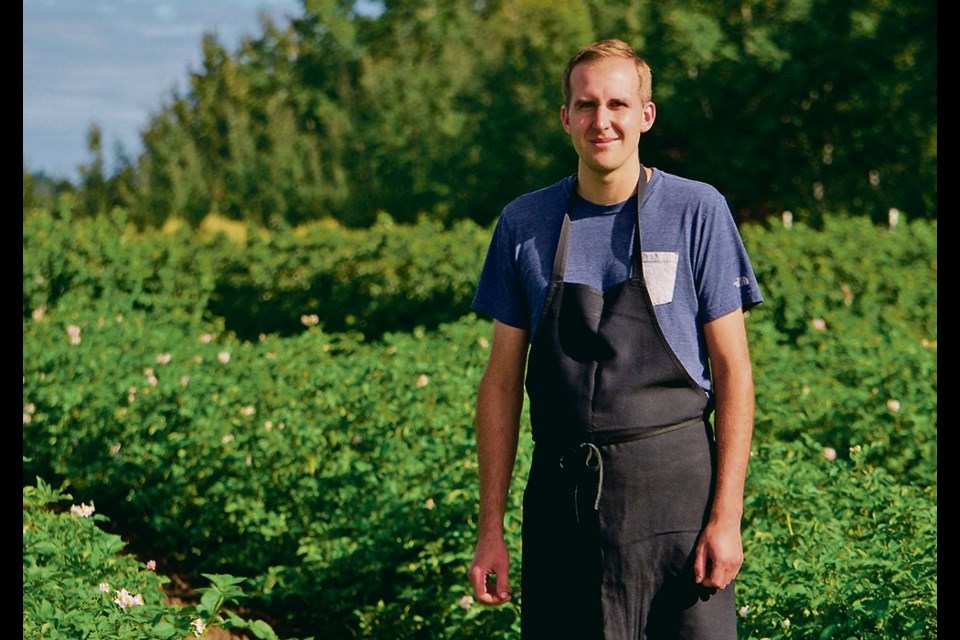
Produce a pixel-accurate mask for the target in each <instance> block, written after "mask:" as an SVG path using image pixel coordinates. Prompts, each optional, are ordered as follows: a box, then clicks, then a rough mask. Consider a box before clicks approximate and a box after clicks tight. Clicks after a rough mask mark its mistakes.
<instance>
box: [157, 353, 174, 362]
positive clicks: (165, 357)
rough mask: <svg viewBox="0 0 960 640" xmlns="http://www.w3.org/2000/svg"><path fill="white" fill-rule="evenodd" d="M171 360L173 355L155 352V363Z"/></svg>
mask: <svg viewBox="0 0 960 640" xmlns="http://www.w3.org/2000/svg"><path fill="white" fill-rule="evenodd" d="M171 360H173V356H171V355H170V354H169V353H158V354H157V364H168V363H169V362H170V361H171Z"/></svg>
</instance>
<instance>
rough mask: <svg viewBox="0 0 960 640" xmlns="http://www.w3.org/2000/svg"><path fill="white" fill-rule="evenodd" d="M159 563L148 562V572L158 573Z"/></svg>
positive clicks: (154, 561)
mask: <svg viewBox="0 0 960 640" xmlns="http://www.w3.org/2000/svg"><path fill="white" fill-rule="evenodd" d="M156 569H157V561H156V560H147V571H156Z"/></svg>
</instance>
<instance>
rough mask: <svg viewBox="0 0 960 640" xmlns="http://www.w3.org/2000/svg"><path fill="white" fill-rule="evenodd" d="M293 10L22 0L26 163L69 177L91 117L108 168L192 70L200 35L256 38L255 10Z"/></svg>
mask: <svg viewBox="0 0 960 640" xmlns="http://www.w3.org/2000/svg"><path fill="white" fill-rule="evenodd" d="M301 12H302V11H301V4H300V2H299V0H23V162H24V164H25V166H26V167H27V168H28V169H30V170H31V171H43V172H45V173H47V174H48V175H51V176H54V177H62V178H69V179H71V180H74V179H76V177H77V166H78V165H80V164H81V163H87V162H89V160H90V154H89V152H88V151H87V133H88V131H89V129H90V126H91V125H92V124H94V123H96V124H97V125H99V126H100V128H101V130H102V131H103V143H104V155H105V157H106V160H107V163H108V165H110V167H112V161H113V159H114V157H115V155H116V154H115V152H114V150H115V148H116V146H117V145H118V144H119V145H121V146H122V147H123V149H124V150H125V151H126V152H127V153H128V154H129V155H131V156H135V155H136V153H137V152H139V150H140V141H139V132H140V131H141V130H142V129H143V128H145V127H146V125H147V122H148V119H149V115H150V114H151V113H154V112H156V111H158V110H159V109H160V107H161V106H162V105H164V104H165V103H166V102H167V99H168V98H169V97H170V95H171V94H172V92H173V90H174V89H178V90H183V89H184V88H185V87H186V81H187V78H188V74H189V72H190V71H191V70H194V69H196V68H198V67H199V64H200V62H201V59H202V56H201V50H200V43H201V40H202V38H203V34H204V33H207V32H214V33H216V34H217V36H218V37H219V39H220V42H221V43H223V44H224V46H226V47H228V48H230V49H233V48H235V47H236V45H237V44H238V43H239V42H240V39H241V38H242V37H243V36H244V35H259V33H260V23H259V16H260V15H261V13H266V14H268V15H270V16H271V17H272V18H274V20H275V21H276V22H278V23H281V24H282V23H284V22H286V18H287V17H288V16H292V15H299V14H300V13H301ZM108 168H109V167H108Z"/></svg>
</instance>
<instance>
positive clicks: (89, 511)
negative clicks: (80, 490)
mask: <svg viewBox="0 0 960 640" xmlns="http://www.w3.org/2000/svg"><path fill="white" fill-rule="evenodd" d="M94 511H96V509H95V508H94V506H93V500H91V501H90V504H85V503H82V502H81V503H80V504H75V505H73V506H71V507H70V513H71V514H73V515H75V516H78V517H80V518H89V517H90V516H92V515H93V512H94Z"/></svg>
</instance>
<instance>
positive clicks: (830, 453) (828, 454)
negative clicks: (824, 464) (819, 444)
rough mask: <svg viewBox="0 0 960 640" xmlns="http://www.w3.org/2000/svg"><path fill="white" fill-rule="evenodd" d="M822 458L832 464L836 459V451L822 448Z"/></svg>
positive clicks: (830, 448)
mask: <svg viewBox="0 0 960 640" xmlns="http://www.w3.org/2000/svg"><path fill="white" fill-rule="evenodd" d="M823 457H824V458H826V459H827V460H830V461H831V462H833V461H834V460H836V459H837V450H836V449H834V448H833V447H824V448H823Z"/></svg>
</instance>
